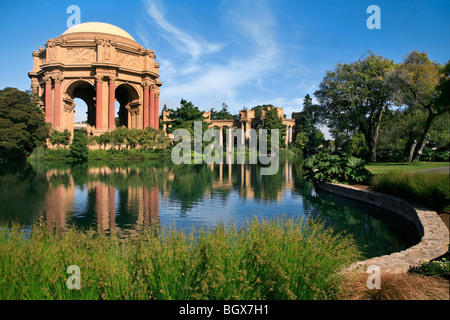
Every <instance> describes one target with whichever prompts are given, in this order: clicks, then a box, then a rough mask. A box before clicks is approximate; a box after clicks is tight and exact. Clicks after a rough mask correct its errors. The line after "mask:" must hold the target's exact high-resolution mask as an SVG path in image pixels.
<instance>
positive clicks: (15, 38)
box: [0, 0, 450, 118]
mask: <svg viewBox="0 0 450 320" xmlns="http://www.w3.org/2000/svg"><path fill="white" fill-rule="evenodd" d="M69 5H77V6H79V7H80V10H81V22H91V21H97V22H106V23H110V24H114V25H116V26H118V27H120V28H122V29H124V30H125V31H127V32H128V33H130V34H131V35H132V36H133V37H134V38H135V39H136V40H137V41H138V42H139V43H141V44H142V45H143V46H144V47H145V48H149V49H151V50H154V51H155V53H156V59H157V61H158V62H159V63H160V64H161V68H160V80H161V81H163V87H162V88H161V98H160V101H161V102H160V103H161V106H163V105H164V104H167V106H168V107H170V108H174V107H177V106H179V102H180V100H181V99H182V98H184V99H186V100H189V101H192V102H193V103H194V104H195V105H197V106H198V107H199V108H200V109H202V110H209V109H210V108H215V109H220V108H221V105H222V103H223V102H225V103H226V104H227V105H228V106H229V109H230V111H231V112H232V113H237V112H238V110H240V109H241V108H242V107H244V106H245V107H247V108H252V107H254V106H256V105H258V104H267V103H271V104H273V105H275V106H278V107H283V108H284V109H285V114H286V115H287V116H288V117H289V118H290V117H291V113H292V112H293V111H300V110H301V109H302V108H301V105H302V100H303V98H304V96H305V95H306V94H308V93H309V94H311V95H312V94H313V93H314V91H315V90H317V88H318V86H319V84H320V82H321V80H322V79H323V76H324V75H325V72H326V71H327V70H332V69H333V68H334V66H335V65H336V64H337V63H340V62H353V61H356V60H357V59H358V58H360V57H361V56H362V55H363V54H364V53H365V52H366V51H367V50H371V51H373V52H375V53H376V54H379V55H382V56H385V57H387V58H389V59H392V60H394V61H395V62H399V61H401V60H402V59H403V57H404V56H405V55H406V54H407V53H408V52H410V51H412V50H415V49H417V50H419V51H426V52H427V53H428V54H429V57H430V59H431V60H435V61H438V62H440V63H445V62H447V61H448V60H449V59H450V35H449V34H450V1H448V0H432V1H417V0H408V1H406V0H401V1H400V0H399V1H394V0H389V1H388V0H370V1H366V0H327V1H321V0H317V1H311V0H271V1H267V0H258V1H251V0H221V1H216V0H205V1H200V0H190V1H181V0H167V1H161V0H142V1H137V0H136V1H135V0H130V1H117V0H108V1H84V0H83V1H82V0H70V1H63V0H58V1H35V0H28V1H25V0H21V1H0V15H1V16H0V17H1V18H0V35H1V41H2V50H1V51H0V88H1V89H3V88H4V87H7V86H11V87H16V88H18V89H21V90H27V89H29V87H30V80H29V78H28V76H27V73H28V71H30V70H31V69H32V56H31V53H32V51H33V50H37V49H38V48H39V47H40V46H43V47H44V46H45V43H46V41H47V39H50V38H55V37H57V36H59V35H61V34H62V33H63V32H64V31H65V30H66V29H67V19H68V18H69V16H70V14H68V13H66V10H67V7H68V6H69ZM370 5H377V6H379V7H380V9H381V29H380V30H369V29H368V28H367V26H366V21H367V19H368V18H369V16H370V14H368V13H366V10H367V8H368V7H369V6H370Z"/></svg>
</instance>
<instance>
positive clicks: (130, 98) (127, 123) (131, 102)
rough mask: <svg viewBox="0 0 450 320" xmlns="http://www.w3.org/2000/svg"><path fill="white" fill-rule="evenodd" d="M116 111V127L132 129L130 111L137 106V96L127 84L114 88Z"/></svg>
mask: <svg viewBox="0 0 450 320" xmlns="http://www.w3.org/2000/svg"><path fill="white" fill-rule="evenodd" d="M116 100H117V102H118V104H117V103H116V110H117V109H118V112H117V115H118V118H119V119H118V121H117V122H116V125H117V124H118V125H119V126H124V127H127V128H133V127H134V125H133V124H132V122H131V119H130V117H131V115H130V111H131V110H132V109H134V108H136V107H138V106H139V95H138V93H137V92H136V89H134V88H133V87H132V86H131V85H129V84H121V85H119V86H118V87H117V88H116Z"/></svg>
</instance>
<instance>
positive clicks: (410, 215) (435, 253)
mask: <svg viewBox="0 0 450 320" xmlns="http://www.w3.org/2000/svg"><path fill="white" fill-rule="evenodd" d="M316 187H317V188H318V189H321V190H324V191H327V192H330V193H333V194H336V195H339V196H342V197H346V198H350V199H353V200H357V201H362V202H364V203H368V204H371V205H374V206H377V207H380V208H383V209H385V210H387V213H393V214H398V215H400V216H402V217H403V218H405V219H407V220H409V221H411V222H412V223H413V224H414V225H415V226H416V228H417V231H418V233H419V235H420V236H421V241H420V242H419V243H418V244H417V245H415V246H413V247H411V248H408V249H406V250H404V251H400V252H396V253H393V254H390V255H384V256H381V257H375V258H371V259H368V260H364V261H359V262H357V263H355V264H353V265H352V266H350V268H349V270H354V269H357V268H364V269H367V267H369V266H370V265H376V266H378V267H380V270H381V271H382V272H385V271H387V272H391V273H404V272H407V271H408V270H409V268H410V267H411V266H417V265H419V264H421V263H422V262H424V261H425V260H432V259H435V258H437V257H440V256H441V255H443V254H445V253H446V252H447V251H448V248H449V242H450V240H449V230H448V228H447V226H446V225H445V224H444V222H443V221H442V220H441V218H440V217H439V216H438V214H437V213H436V212H435V211H433V210H430V209H429V208H426V207H424V206H422V205H419V204H417V203H413V202H411V201H407V200H405V199H402V198H398V197H395V196H391V195H387V194H383V193H379V192H375V191H370V190H363V189H359V188H356V187H352V186H347V185H342V184H331V183H319V184H318V185H317V186H316Z"/></svg>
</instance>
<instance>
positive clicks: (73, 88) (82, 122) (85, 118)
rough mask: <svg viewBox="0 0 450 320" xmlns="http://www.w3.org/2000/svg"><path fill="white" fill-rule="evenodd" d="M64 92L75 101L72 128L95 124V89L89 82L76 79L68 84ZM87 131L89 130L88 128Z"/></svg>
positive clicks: (87, 126)
mask: <svg viewBox="0 0 450 320" xmlns="http://www.w3.org/2000/svg"><path fill="white" fill-rule="evenodd" d="M66 94H67V95H68V96H69V97H70V99H72V100H73V102H74V103H75V109H74V116H73V122H74V130H77V129H80V128H82V127H85V128H86V129H88V128H89V127H94V126H95V120H96V119H95V117H96V110H95V89H94V87H93V86H92V84H90V83H89V82H86V81H82V80H80V81H76V82H73V83H72V84H70V85H69V86H68V88H67V90H66ZM88 131H89V130H88Z"/></svg>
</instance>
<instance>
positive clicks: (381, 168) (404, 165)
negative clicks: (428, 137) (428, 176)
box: [366, 162, 450, 174]
mask: <svg viewBox="0 0 450 320" xmlns="http://www.w3.org/2000/svg"><path fill="white" fill-rule="evenodd" d="M449 165H450V163H449V162H411V163H409V162H396V163H368V164H367V165H366V169H367V170H369V171H370V172H371V173H372V174H386V173H389V172H397V173H402V172H403V173H404V172H414V171H420V170H425V169H433V168H439V167H447V166H449Z"/></svg>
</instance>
